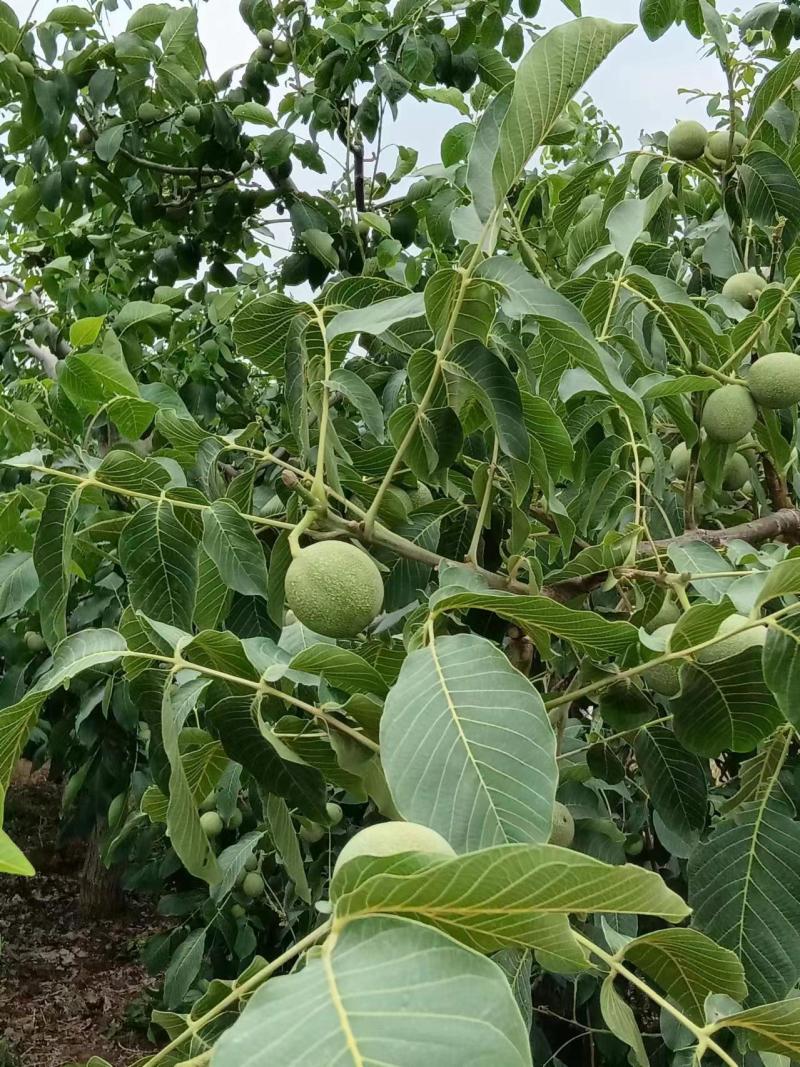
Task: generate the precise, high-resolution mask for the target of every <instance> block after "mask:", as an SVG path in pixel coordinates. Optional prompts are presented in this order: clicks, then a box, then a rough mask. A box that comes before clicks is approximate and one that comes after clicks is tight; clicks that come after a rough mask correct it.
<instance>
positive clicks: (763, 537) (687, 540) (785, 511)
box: [637, 508, 800, 556]
mask: <svg viewBox="0 0 800 1067" xmlns="http://www.w3.org/2000/svg"><path fill="white" fill-rule="evenodd" d="M775 537H785V538H786V539H787V540H788V541H791V542H792V543H793V544H800V510H799V509H797V508H780V510H778V511H774V512H773V513H772V514H771V515H762V516H761V518H759V519H752V520H751V521H750V522H743V523H741V524H740V525H739V526H728V527H727V528H725V529H721V530H689V531H687V533H684V534H680V535H679V536H678V537H665V538H663V539H662V540H660V541H656V542H655V546H656V548H659V549H667V548H669V547H670V546H671V545H688V544H691V542H692V541H704V542H705V543H706V544H707V545H711V546H712V547H713V548H724V546H725V545H728V544H730V543H731V541H746V542H747V544H749V545H760V544H762V543H763V542H764V541H770V540H772V539H773V538H775ZM637 554H638V555H640V556H649V555H651V554H652V546H651V545H650V543H649V542H647V543H646V544H641V545H639V548H638V551H637Z"/></svg>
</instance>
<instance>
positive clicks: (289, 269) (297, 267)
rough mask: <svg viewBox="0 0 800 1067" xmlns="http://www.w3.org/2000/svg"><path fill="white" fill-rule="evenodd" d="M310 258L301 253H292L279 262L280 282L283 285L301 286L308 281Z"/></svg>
mask: <svg viewBox="0 0 800 1067" xmlns="http://www.w3.org/2000/svg"><path fill="white" fill-rule="evenodd" d="M311 260H312V257H311V256H309V255H306V254H305V253H303V252H292V254H291V255H289V256H287V257H286V258H285V259H282V260H281V281H282V282H283V284H284V285H302V284H303V282H305V281H307V280H308V272H309V270H310V268H311V265H312V263H311Z"/></svg>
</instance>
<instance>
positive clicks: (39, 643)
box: [25, 630, 45, 652]
mask: <svg viewBox="0 0 800 1067" xmlns="http://www.w3.org/2000/svg"><path fill="white" fill-rule="evenodd" d="M25 645H26V647H27V649H28V651H29V652H41V651H42V649H43V648H44V647H45V640H44V638H43V637H42V635H41V634H40V633H37V632H36V630H28V632H27V633H26V634H25Z"/></svg>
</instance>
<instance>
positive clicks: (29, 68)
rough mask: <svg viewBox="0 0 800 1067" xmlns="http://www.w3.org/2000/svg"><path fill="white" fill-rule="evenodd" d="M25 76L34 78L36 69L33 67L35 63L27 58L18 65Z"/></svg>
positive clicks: (18, 68)
mask: <svg viewBox="0 0 800 1067" xmlns="http://www.w3.org/2000/svg"><path fill="white" fill-rule="evenodd" d="M17 70H18V71H19V72H20V74H21V75H22V77H23V78H32V77H33V76H34V74H35V73H36V71H35V70H34V69H33V63H29V62H28V60H27V59H23V60H22V62H21V63H20V65H19V66H18V67H17Z"/></svg>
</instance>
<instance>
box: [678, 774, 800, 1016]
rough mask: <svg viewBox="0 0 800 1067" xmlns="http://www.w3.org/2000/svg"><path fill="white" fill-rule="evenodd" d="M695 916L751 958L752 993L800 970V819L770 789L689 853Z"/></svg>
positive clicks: (754, 996) (776, 989) (771, 993)
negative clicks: (772, 798)
mask: <svg viewBox="0 0 800 1067" xmlns="http://www.w3.org/2000/svg"><path fill="white" fill-rule="evenodd" d="M689 903H690V904H691V905H692V907H693V909H694V917H693V924H694V925H695V926H696V927H697V928H698V929H699V930H702V931H703V932H704V933H706V934H708V936H709V937H711V938H713V939H714V940H715V941H717V942H718V943H719V944H720V945H723V946H724V947H725V948H729V949H731V950H732V951H733V952H735V953H736V955H737V956H738V957H739V959H740V960H741V961H742V963H743V964H744V970H745V976H746V978H747V984H748V987H749V989H750V996H751V1000H753V1001H755V1002H756V1003H765V1002H767V1001H770V1000H776V999H780V998H781V997H784V996H786V994H787V993H788V992H789V990H790V989H792V988H793V987H794V985H795V983H796V982H797V980H798V978H800V823H797V822H795V821H794V820H793V819H792V818H790V817H789V815H787V814H786V812H785V810H784V809H783V808H782V807H781V806H780V805H779V804H774V803H771V802H770V799H769V794H767V797H766V798H765V799H764V800H762V801H761V802H760V803H750V804H745V805H743V806H742V807H741V808H739V809H738V810H737V813H736V818H735V821H734V820H733V819H724V820H723V821H722V822H720V823H719V824H718V825H717V827H716V829H715V830H714V832H713V834H712V835H711V837H710V838H709V839H708V841H706V842H704V843H703V844H701V845H699V846H698V847H697V848H696V849H695V851H694V852H693V854H692V856H691V859H690V861H689Z"/></svg>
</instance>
